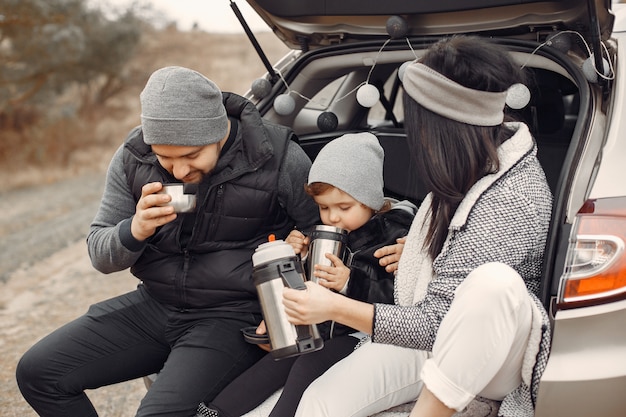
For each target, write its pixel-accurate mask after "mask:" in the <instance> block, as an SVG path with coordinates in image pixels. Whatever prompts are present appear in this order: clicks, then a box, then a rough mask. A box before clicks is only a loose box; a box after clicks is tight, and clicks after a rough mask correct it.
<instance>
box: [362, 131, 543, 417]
mask: <svg viewBox="0 0 626 417" xmlns="http://www.w3.org/2000/svg"><path fill="white" fill-rule="evenodd" d="M510 126H511V127H512V128H514V129H515V130H516V133H515V134H514V135H513V136H512V137H511V138H510V139H509V140H507V141H506V142H504V143H503V144H502V145H501V146H500V147H499V148H498V156H499V158H500V169H499V170H498V172H496V173H494V174H490V175H487V176H485V177H483V178H482V179H481V180H479V181H478V182H477V183H476V184H474V186H473V187H472V188H471V189H470V191H469V192H468V193H467V195H466V196H465V198H464V199H463V201H462V202H461V204H460V205H459V207H458V209H457V211H456V212H455V215H454V216H453V218H452V221H451V223H450V226H449V232H448V236H447V239H446V241H445V243H444V246H443V248H442V250H441V252H440V253H439V255H438V256H437V257H436V258H435V259H434V261H433V260H431V258H430V257H429V256H428V254H427V253H426V251H425V249H424V248H423V242H424V239H425V235H426V230H427V229H428V218H429V215H430V202H431V198H430V195H429V196H427V198H426V199H425V201H424V203H423V204H422V205H421V206H420V209H419V211H418V213H417V215H416V217H415V220H414V221H413V224H412V226H411V230H410V232H409V235H408V238H407V242H406V245H405V248H404V252H403V254H402V257H401V260H400V264H399V268H398V275H397V277H396V282H395V290H394V297H395V304H396V305H384V304H376V305H375V314H374V331H373V335H372V340H373V342H376V343H387V344H394V345H398V346H403V347H410V348H415V349H421V350H426V351H431V350H432V346H433V344H434V341H435V336H436V334H437V330H438V329H439V325H440V323H441V320H442V319H443V317H444V316H445V314H446V313H447V311H448V310H449V308H450V304H451V303H452V301H453V299H454V292H455V290H456V288H457V287H458V286H459V284H460V283H461V282H462V281H463V280H464V279H465V277H466V276H467V275H468V274H469V273H470V272H471V271H472V270H474V269H475V268H476V267H478V266H480V265H482V264H485V263H488V262H502V263H505V264H507V265H509V266H510V267H512V268H513V269H515V270H516V271H517V272H518V273H519V274H520V275H521V276H522V278H523V279H524V281H525V283H526V286H527V288H528V291H529V294H530V296H531V297H532V299H533V300H534V301H535V304H536V307H537V308H536V309H534V314H533V324H532V328H531V336H530V339H529V343H528V346H527V349H526V355H525V359H524V364H523V368H522V383H521V384H520V386H519V387H518V388H517V389H515V390H514V391H513V392H511V393H510V394H508V395H507V396H506V397H505V398H504V400H503V401H502V405H501V406H500V411H499V415H500V416H505V417H532V416H533V414H534V404H535V401H536V395H537V390H538V384H539V378H540V377H541V374H542V373H543V370H544V369H545V365H546V362H547V358H548V353H549V344H550V330H549V321H548V316H547V314H546V311H545V309H544V307H543V305H542V304H541V302H540V301H539V299H538V298H537V297H536V294H537V293H538V290H539V282H540V279H541V267H542V262H543V253H544V247H545V242H546V237H547V233H548V228H549V222H550V214H551V207H552V195H551V193H550V189H549V187H548V185H547V182H546V179H545V174H544V172H543V170H542V168H541V165H540V164H539V161H538V160H537V157H536V153H537V148H536V146H535V143H534V141H533V139H532V137H531V135H530V133H529V131H528V127H527V126H526V125H525V124H522V123H512V124H511V125H510Z"/></svg>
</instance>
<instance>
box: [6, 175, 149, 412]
mask: <svg viewBox="0 0 626 417" xmlns="http://www.w3.org/2000/svg"><path fill="white" fill-rule="evenodd" d="M102 187H103V174H101V173H100V174H91V175H85V176H81V177H79V178H76V179H72V180H67V181H61V182H58V183H53V184H47V185H45V186H37V187H32V188H25V189H21V190H15V191H8V192H3V193H2V194H1V195H0V212H2V213H3V216H2V218H0V333H1V334H2V338H0V365H1V366H0V415H1V416H3V417H13V416H16V417H18V416H19V417H30V416H36V413H35V412H34V411H32V409H31V408H30V407H29V406H28V404H27V403H26V402H25V401H24V400H23V398H22V396H21V395H20V393H19V391H18V389H17V385H16V383H15V365H16V363H17V361H18V360H19V358H20V357H21V355H22V354H23V353H24V352H25V351H26V350H27V349H28V348H29V347H30V346H31V345H32V344H33V343H35V342H36V341H37V340H39V339H40V338H42V337H43V336H45V335H46V334H48V333H50V332H51V331H52V330H54V329H56V328H57V327H59V326H61V325H63V324H64V323H66V322H68V321H70V320H72V319H73V318H75V317H78V316H79V315H81V314H83V313H84V312H85V311H86V310H87V307H88V306H89V305H90V304H92V303H94V302H96V301H100V300H103V299H105V298H108V297H112V296H114V295H117V294H121V293H124V292H126V291H129V290H132V289H133V288H134V287H135V285H136V284H137V282H136V280H135V278H133V277H132V276H130V274H129V273H128V272H120V273H116V274H111V275H103V274H100V273H99V272H97V271H96V270H95V269H94V268H93V267H92V266H91V263H90V261H89V257H88V255H87V247H86V244H85V236H86V233H87V230H88V227H89V223H90V222H91V219H92V218H93V216H94V214H95V211H96V209H97V206H98V202H99V198H100V195H101V192H102ZM144 393H145V389H144V386H143V382H142V381H141V380H136V381H130V382H126V383H121V384H117V385H113V386H110V387H105V388H101V389H98V390H96V391H91V392H88V395H89V397H90V398H91V399H92V401H93V403H94V404H95V406H96V409H97V410H98V412H99V413H100V415H101V416H107V417H127V416H134V415H135V411H136V409H137V406H138V405H139V401H140V400H141V397H142V396H143V395H144Z"/></svg>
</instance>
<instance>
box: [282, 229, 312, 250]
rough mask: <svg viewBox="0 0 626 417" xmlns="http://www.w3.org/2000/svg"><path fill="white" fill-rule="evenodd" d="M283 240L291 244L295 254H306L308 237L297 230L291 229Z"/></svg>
mask: <svg viewBox="0 0 626 417" xmlns="http://www.w3.org/2000/svg"><path fill="white" fill-rule="evenodd" d="M285 242H287V243H289V244H290V245H291V247H292V248H293V251H294V252H295V253H296V255H297V254H300V256H306V254H307V252H308V251H309V238H308V237H307V236H304V235H303V234H302V233H301V232H300V231H298V230H295V229H294V230H292V231H291V232H290V233H289V236H287V239H285Z"/></svg>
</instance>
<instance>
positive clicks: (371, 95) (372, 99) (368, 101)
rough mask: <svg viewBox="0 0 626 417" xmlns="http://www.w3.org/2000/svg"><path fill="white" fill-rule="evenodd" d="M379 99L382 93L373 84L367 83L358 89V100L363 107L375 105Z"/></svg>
mask: <svg viewBox="0 0 626 417" xmlns="http://www.w3.org/2000/svg"><path fill="white" fill-rule="evenodd" d="M379 99H380V93H379V92H378V89H377V88H376V87H374V86H373V85H372V84H365V85H363V86H361V87H360V88H359V89H358V90H356V101H357V102H358V103H359V104H360V105H361V106H363V107H373V106H374V105H375V104H376V103H378V100H379Z"/></svg>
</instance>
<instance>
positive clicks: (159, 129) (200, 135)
mask: <svg viewBox="0 0 626 417" xmlns="http://www.w3.org/2000/svg"><path fill="white" fill-rule="evenodd" d="M140 100H141V126H142V129H143V140H144V142H145V143H146V144H148V145H178V146H204V145H209V144H212V143H216V142H219V141H220V140H222V139H223V138H224V137H225V136H226V133H227V130H228V116H227V115H226V109H225V108H224V104H223V103H222V92H221V91H220V89H219V88H218V87H217V85H215V83H214V82H213V81H211V80H209V79H208V78H206V77H205V76H204V75H202V74H200V73H198V72H196V71H193V70H190V69H188V68H182V67H165V68H161V69H159V70H157V71H155V72H154V73H153V74H152V75H151V76H150V79H149V80H148V82H147V84H146V86H145V88H144V89H143V91H142V92H141V95H140Z"/></svg>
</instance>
